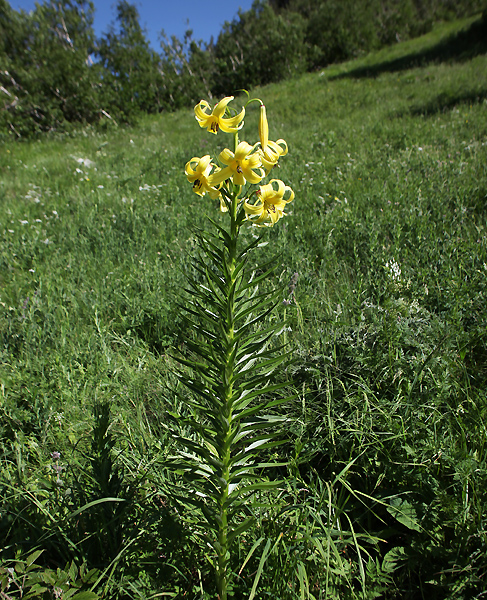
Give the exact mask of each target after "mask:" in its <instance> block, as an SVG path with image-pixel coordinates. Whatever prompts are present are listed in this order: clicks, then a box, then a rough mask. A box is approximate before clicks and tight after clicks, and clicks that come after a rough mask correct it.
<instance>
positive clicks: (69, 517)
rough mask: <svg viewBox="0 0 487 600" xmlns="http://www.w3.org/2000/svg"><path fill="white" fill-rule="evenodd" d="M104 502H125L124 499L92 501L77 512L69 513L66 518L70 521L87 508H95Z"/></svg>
mask: <svg viewBox="0 0 487 600" xmlns="http://www.w3.org/2000/svg"><path fill="white" fill-rule="evenodd" d="M105 502H126V500H125V498H100V499H99V500H93V502H88V504H85V505H84V506H82V507H81V508H78V510H75V511H74V512H72V513H70V514H69V515H68V516H67V517H66V518H67V519H72V518H73V517H76V515H79V514H81V513H82V512H84V511H85V510H88V508H91V507H92V506H96V505H97V504H103V503H105Z"/></svg>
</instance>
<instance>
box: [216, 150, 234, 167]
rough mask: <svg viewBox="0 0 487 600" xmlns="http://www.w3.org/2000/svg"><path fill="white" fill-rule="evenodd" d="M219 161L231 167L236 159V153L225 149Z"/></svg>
mask: <svg viewBox="0 0 487 600" xmlns="http://www.w3.org/2000/svg"><path fill="white" fill-rule="evenodd" d="M218 159H219V161H220V162H222V163H223V164H224V165H229V164H230V163H231V162H232V160H234V159H235V155H234V153H233V152H232V151H231V150H229V149H228V148H224V149H223V150H222V151H221V152H220V155H219V156H218Z"/></svg>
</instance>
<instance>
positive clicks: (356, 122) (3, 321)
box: [0, 19, 487, 599]
mask: <svg viewBox="0 0 487 600" xmlns="http://www.w3.org/2000/svg"><path fill="white" fill-rule="evenodd" d="M479 22H480V21H479V19H477V20H470V21H465V22H460V23H457V24H456V25H455V27H456V28H455V29H454V28H453V27H452V26H450V25H448V26H446V25H445V26H444V27H443V28H440V29H437V30H435V31H433V32H432V33H431V34H429V35H428V36H424V37H423V38H420V39H419V40H411V41H409V42H405V43H403V44H398V45H396V46H394V47H392V48H390V49H385V50H382V51H380V52H379V53H377V54H374V55H370V56H368V57H365V58H361V59H358V60H357V61H354V62H350V63H347V64H344V65H339V66H332V67H330V68H328V69H325V70H323V71H322V72H320V73H313V74H308V75H305V76H303V77H300V78H298V79H295V80H291V81H287V82H284V83H280V84H274V85H271V86H268V87H265V88H262V89H259V90H253V92H252V95H253V96H258V97H261V98H262V99H263V100H264V101H265V103H266V105H267V112H268V116H269V125H270V137H271V139H278V138H280V137H283V138H284V139H286V141H287V142H288V145H289V154H288V156H286V157H284V158H283V159H281V161H280V162H281V167H280V170H279V172H278V173H277V175H274V176H276V177H279V178H280V179H282V180H283V181H285V182H286V183H287V184H289V185H291V186H292V187H293V189H294V191H295V193H296V199H295V201H294V202H293V204H292V205H290V207H289V208H290V209H291V210H290V213H291V214H290V215H289V216H288V217H287V218H286V219H285V220H284V221H283V222H282V221H281V222H279V224H278V226H276V227H275V228H273V229H272V230H270V231H268V232H266V236H267V237H268V239H269V241H270V243H271V247H272V249H273V250H274V251H275V252H276V254H278V255H279V261H280V264H279V266H278V269H277V272H278V273H279V275H280V280H281V282H283V283H285V284H287V282H288V281H289V280H290V279H291V277H292V275H293V273H295V272H297V273H298V274H299V279H298V283H297V287H296V291H295V297H296V302H297V305H292V306H291V307H288V308H287V311H286V312H287V317H288V318H289V320H290V322H289V326H290V328H291V331H290V332H288V334H287V335H288V339H289V340H290V341H291V342H292V343H293V346H294V353H295V357H296V363H295V365H294V367H293V376H294V380H295V387H296V394H297V398H296V400H295V401H294V403H293V404H292V405H291V406H288V407H287V408H286V410H287V413H288V415H289V417H291V418H290V419H289V421H288V429H285V430H283V432H282V433H283V435H284V436H286V439H287V440H288V442H287V443H286V445H285V446H284V449H283V450H282V453H283V458H284V459H286V460H289V461H290V467H289V468H288V469H287V470H284V471H283V472H282V473H280V476H284V477H285V480H286V484H285V485H284V486H283V488H282V490H280V492H279V494H276V498H275V507H276V508H275V514H271V515H269V514H264V513H263V512H261V513H259V499H258V498H256V499H255V500H254V504H255V506H254V510H255V512H256V513H257V514H258V515H259V519H258V523H259V525H258V527H256V528H255V530H253V531H251V532H250V533H249V534H248V536H247V537H246V539H245V540H244V541H243V542H242V548H241V554H240V562H239V564H238V565H235V569H236V570H237V571H238V570H239V569H240V568H241V567H242V564H243V562H244V559H245V557H246V555H247V553H248V551H249V550H250V549H251V548H252V546H253V545H254V543H255V544H256V550H255V552H254V553H253V554H252V556H251V558H250V560H249V562H248V563H247V564H246V565H245V567H244V568H243V570H242V575H241V579H240V580H239V581H240V583H239V586H240V587H239V589H238V594H240V595H241V596H239V597H246V596H245V594H247V596H248V595H249V593H250V590H251V588H252V582H253V581H254V575H255V573H256V572H257V571H258V570H259V561H260V560H261V557H264V558H265V557H266V555H265V554H263V552H264V548H265V544H266V543H267V541H268V540H270V541H271V543H270V545H269V546H268V553H269V554H268V557H267V559H266V561H265V563H264V562H262V565H264V566H263V567H262V569H261V572H262V574H261V578H260V583H259V588H258V589H259V591H258V594H257V596H256V597H258V598H267V597H268V596H269V595H274V597H278V598H301V597H314V598H326V599H328V598H349V597H350V598H351V597H360V598H375V597H377V598H379V597H380V598H398V599H399V598H401V599H403V598H410V599H416V598H425V597H429V598H435V599H436V598H438V599H441V598H461V599H470V598H481V597H483V596H482V592H483V590H485V588H486V586H487V581H486V579H487V562H486V559H485V556H487V534H486V527H487V524H486V520H485V518H486V517H485V510H484V507H485V505H486V502H487V498H486V492H485V490H486V489H487V406H486V397H485V389H486V384H487V350H486V342H487V309H486V307H487V110H486V109H487V58H486V56H485V53H484V54H482V53H479V52H478V49H476V48H477V47H476V46H475V47H474V48H473V50H472V48H470V50H471V51H469V48H468V47H465V46H459V52H458V53H457V55H456V54H455V52H454V51H453V50H452V47H453V48H454V47H455V46H454V45H453V46H452V45H451V44H450V45H448V40H451V38H449V37H448V36H450V35H452V34H455V33H456V32H459V31H460V32H461V31H464V30H466V31H467V38H468V32H469V31H471V29H468V28H469V27H470V28H472V27H476V26H477V25H478V23H479ZM456 39H458V38H456ZM462 39H464V38H462ZM445 48H448V52H446V50H445ZM435 49H436V50H435ZM438 49H440V50H442V52H443V54H442V53H441V52H439V51H438ZM484 52H485V51H484ZM442 56H443V59H442ZM231 92H232V90H229V91H228V93H231ZM251 106H255V105H251ZM257 112H258V111H257V110H254V111H253V110H252V108H249V111H248V117H247V123H248V126H247V128H246V129H247V130H249V129H251V128H252V124H254V125H255V127H254V130H255V132H256V135H255V139H252V140H249V141H250V142H251V143H253V142H255V141H256V140H257V118H258V115H257ZM249 126H250V127H249ZM227 143H229V142H228V140H226V139H225V138H222V137H221V136H220V135H219V136H210V135H208V134H207V133H206V132H205V131H203V130H201V129H200V128H199V127H198V126H197V125H196V123H195V121H194V117H193V111H192V110H184V111H180V112H178V113H174V114H162V115H160V116H159V117H150V118H149V117H148V118H145V119H143V120H142V121H141V123H140V124H139V125H138V126H137V127H134V128H132V129H112V130H110V131H107V132H104V133H101V132H99V131H96V130H90V129H88V130H85V131H83V132H79V133H77V134H75V135H72V136H66V137H56V136H54V135H52V136H51V137H47V138H46V139H42V140H40V141H32V142H25V143H16V144H13V143H6V144H5V145H4V147H3V149H2V153H1V156H0V202H1V207H2V210H1V213H0V214H1V216H0V231H1V232H2V236H1V240H0V261H1V262H0V303H1V304H0V386H1V387H0V428H1V440H2V441H1V456H2V464H1V467H0V469H1V476H0V489H1V490H2V497H3V498H4V500H3V502H2V504H1V505H0V530H1V532H2V534H1V537H2V538H3V539H5V540H6V542H5V548H4V557H5V558H8V557H9V556H13V554H14V549H15V547H20V548H22V550H24V551H25V552H29V550H31V548H32V547H33V546H35V545H36V543H38V542H40V544H41V545H43V544H44V546H46V547H48V548H49V552H50V561H51V564H49V566H51V567H53V566H54V567H56V566H59V565H62V566H64V564H65V563H66V562H68V561H69V560H71V559H72V558H73V557H74V558H76V560H77V561H81V560H82V559H83V558H84V559H86V560H88V561H90V560H91V561H92V564H89V566H90V568H91V566H95V567H98V568H100V569H102V570H103V569H107V570H106V571H105V576H104V579H103V584H100V585H99V586H98V588H97V590H96V591H98V592H99V593H101V594H102V595H103V597H106V598H118V597H119V598H149V597H151V594H155V593H162V592H165V593H166V594H167V595H168V596H167V597H181V598H182V597H193V598H202V597H209V596H205V595H203V593H202V592H201V588H202V587H204V588H205V589H207V590H211V585H212V583H211V568H210V566H209V564H208V560H207V557H206V552H205V548H204V546H202V544H201V543H198V541H197V540H195V539H194V537H193V536H192V526H191V523H192V519H193V516H192V515H182V514H180V513H178V512H177V510H176V507H175V506H171V505H170V504H168V503H167V501H166V500H165V490H167V489H168V487H170V486H174V485H180V483H179V482H177V481H174V476H173V475H171V474H170V473H168V472H167V471H165V470H164V468H163V465H164V456H166V455H167V454H168V453H170V451H171V442H170V441H169V439H168V438H167V436H166V434H164V433H163V430H162V428H161V427H160V425H159V423H160V421H164V414H165V411H167V410H176V411H177V410H183V407H181V406H180V405H179V404H178V401H176V400H175V399H174V398H173V396H172V395H171V393H170V392H169V391H168V390H169V389H170V386H171V385H175V383H174V377H173V375H172V368H173V360H172V359H171V358H170V355H171V354H172V350H173V349H174V347H175V346H178V345H181V344H182V343H183V342H184V338H185V336H186V335H188V332H187V331H185V325H184V322H183V320H182V319H181V315H180V309H179V308H178V300H179V299H180V297H181V289H182V287H183V286H184V282H185V278H184V273H185V270H186V269H187V268H188V265H189V256H190V255H191V253H192V251H193V250H194V247H195V238H194V235H193V230H194V227H195V226H198V225H201V224H202V223H203V222H204V220H205V217H206V215H210V216H211V217H213V218H217V219H218V218H219V216H218V212H217V207H216V205H215V203H213V202H212V201H210V200H207V199H206V197H205V198H203V199H200V198H199V197H197V196H196V195H195V194H193V193H192V191H191V186H190V185H189V184H188V183H187V181H186V178H185V175H184V165H185V163H186V162H187V161H188V160H189V159H190V158H192V157H193V156H202V155H204V154H207V153H211V154H213V155H216V153H217V151H218V150H219V149H221V148H222V145H223V144H227ZM77 159H89V160H90V161H92V162H93V164H92V165H91V166H85V164H81V163H79V162H77ZM251 234H252V232H250V231H249V233H248V235H249V236H250V235H251ZM298 308H299V310H298ZM299 311H301V312H299ZM301 315H302V318H301ZM95 401H96V402H98V403H101V404H103V403H104V402H108V403H109V404H110V407H111V418H112V421H111V426H110V432H109V433H107V432H105V434H104V435H105V436H109V435H111V436H113V440H114V444H115V446H114V447H115V448H116V450H117V452H116V456H117V458H115V457H113V461H114V464H113V465H112V466H111V469H113V470H114V472H115V471H116V469H117V468H118V469H119V471H118V473H119V477H121V479H122V481H123V482H125V483H124V485H122V488H123V489H120V488H116V486H115V479H113V480H112V483H111V485H112V486H113V489H112V492H113V495H114V496H115V495H116V493H118V494H125V496H123V497H126V498H127V499H129V500H130V509H128V510H127V511H126V512H125V513H123V514H117V515H115V516H113V515H112V517H113V519H114V520H113V521H110V523H111V524H110V525H109V527H115V528H116V530H117V535H120V539H121V540H122V541H121V542H120V544H121V546H120V548H124V549H125V550H124V551H123V552H122V553H121V555H120V556H119V557H118V558H117V560H115V562H114V563H112V561H113V560H114V559H115V558H116V556H115V555H116V552H115V551H114V554H113V553H112V554H110V552H109V551H108V550H107V552H106V555H105V556H102V557H100V556H99V555H97V557H98V559H99V560H98V561H97V560H96V559H94V558H93V552H94V551H93V548H95V547H97V546H96V544H95V541H94V540H97V543H99V541H100V539H101V540H102V541H103V535H105V533H106V531H107V529H106V528H105V529H103V527H101V526H100V520H99V519H101V518H102V516H101V513H96V511H95V513H94V514H89V515H87V516H86V519H85V521H84V522H83V527H84V529H82V530H77V528H76V527H75V525H74V524H73V523H72V522H70V520H69V519H67V516H68V515H69V513H72V512H73V511H74V510H75V509H76V507H78V508H79V507H80V506H82V504H83V502H84V501H85V500H86V501H87V500H88V499H86V498H85V500H83V498H84V496H83V493H82V490H83V486H84V487H85V488H86V489H85V495H86V490H91V491H92V493H93V494H94V495H95V496H96V494H97V493H99V494H101V492H100V481H101V475H100V474H99V473H98V475H97V472H96V468H95V466H94V465H95V463H96V461H93V460H92V461H91V462H90V460H89V456H92V453H93V452H94V450H93V446H92V438H93V435H94V434H93V431H94V430H93V416H92V410H93V405H94V403H95ZM107 439H108V438H107ZM53 451H60V452H61V461H60V462H61V464H62V465H63V468H64V470H63V472H62V475H61V479H62V480H64V485H63V486H62V487H59V486H58V485H56V484H55V477H54V471H53V460H52V458H51V456H50V454H51V452H53ZM100 452H101V451H100ZM96 464H99V463H96ZM90 465H91V466H90ZM85 472H86V476H85V477H86V479H83V477H84V476H82V475H81V474H82V473H85ZM143 475H144V477H143V483H142V484H140V483H139V484H137V482H138V481H140V478H142V476H143ZM138 478H139V479H138ZM87 482H88V483H87ZM97 486H98V487H97ZM68 488H69V489H71V493H68V492H67V490H68ZM115 488H116V489H115ZM97 490H98V491H97ZM115 492H116V493H115ZM154 492H157V493H156V495H154ZM34 499H35V501H34ZM85 514H87V513H85ZM105 518H106V515H105ZM97 519H98V520H97ZM90 527H91V529H90ZM100 527H101V529H100ZM104 527H108V525H106V522H105V526H104ZM56 528H57V529H56ZM59 531H62V535H61V534H59ZM90 531H91V532H92V533H91V537H89V536H90ZM93 531H94V532H95V533H93ZM100 531H104V532H105V533H103V534H102V533H99V532H100ZM56 532H57V533H56ZM96 532H98V534H97V533H96ZM281 533H282V534H283V537H282V539H281V538H280V537H279V536H280V534H281ZM63 536H64V537H63ZM97 536H98V537H97ZM66 538H69V539H71V541H74V543H76V544H77V547H76V549H74V548H73V547H71V546H69V543H68V542H66V541H64V542H61V541H60V540H61V539H64V540H66ZM46 558H47V557H46ZM262 560H263V559H262ZM63 561H64V562H63ZM111 565H114V567H115V568H114V569H113V570H112V567H111ZM184 593H186V596H184ZM308 593H309V596H308ZM171 594H172V596H171ZM259 594H260V595H259Z"/></svg>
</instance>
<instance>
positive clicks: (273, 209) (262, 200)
mask: <svg viewBox="0 0 487 600" xmlns="http://www.w3.org/2000/svg"><path fill="white" fill-rule="evenodd" d="M274 183H277V190H276V189H274V186H273V184H274ZM288 192H289V194H288ZM256 195H257V202H256V203H255V204H250V203H249V202H248V201H245V202H244V209H245V212H246V213H247V219H248V220H249V221H252V223H253V224H254V225H257V226H259V227H272V226H273V225H274V224H275V223H277V221H279V219H280V218H281V217H284V216H285V215H284V209H285V208H286V204H288V203H289V202H292V201H293V200H294V192H293V191H292V189H291V188H290V187H289V186H288V185H284V183H283V182H282V181H281V180H280V179H271V181H270V182H269V183H268V184H267V185H262V186H260V188H259V191H258V192H257V194H256ZM285 196H287V197H285ZM255 217H257V218H255Z"/></svg>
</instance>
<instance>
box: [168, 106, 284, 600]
mask: <svg viewBox="0 0 487 600" xmlns="http://www.w3.org/2000/svg"><path fill="white" fill-rule="evenodd" d="M233 100H234V98H233V96H229V97H226V98H223V100H221V101H220V102H218V103H217V104H216V105H215V107H214V108H213V109H212V108H211V106H210V105H209V104H208V103H207V102H206V101H205V100H201V102H199V103H198V105H197V106H196V107H195V109H194V110H195V117H196V120H197V122H198V123H199V125H200V127H202V128H204V129H206V130H207V131H208V132H209V133H210V134H214V135H217V134H220V132H223V133H224V134H228V135H229V136H231V137H232V138H233V148H232V149H229V148H224V149H223V150H222V151H221V152H220V154H219V157H218V162H217V161H214V160H213V159H212V158H211V157H210V156H209V155H206V156H203V157H193V158H191V160H189V161H188V162H187V164H186V168H185V174H186V177H187V179H188V181H189V183H191V184H192V186H193V191H194V192H195V194H197V195H198V196H200V197H202V196H205V195H207V196H209V197H210V198H211V199H213V200H216V199H219V201H220V210H221V212H222V213H224V219H223V221H222V222H223V223H224V224H221V223H218V222H216V221H215V220H213V219H211V218H210V222H211V223H212V227H213V230H212V231H211V232H207V231H199V232H198V233H197V239H198V242H199V250H200V252H199V254H198V255H197V256H196V257H195V258H194V260H193V268H194V271H193V272H194V273H195V275H194V276H193V277H188V281H189V287H188V288H187V289H186V292H187V299H186V300H185V304H184V305H183V306H182V308H183V309H184V311H183V312H184V314H185V318H186V320H187V322H188V323H189V324H190V326H191V328H192V330H193V332H194V334H195V335H194V337H193V338H192V339H189V340H186V341H185V347H186V350H185V352H184V353H183V354H182V355H181V356H178V361H179V362H180V364H181V365H184V366H185V367H186V369H185V370H183V369H181V371H180V372H179V373H178V379H179V381H180V382H181V383H182V384H184V386H185V387H186V388H187V389H189V390H190V394H189V396H190V397H189V400H188V398H187V397H185V406H186V407H187V409H188V410H187V415H186V416H185V417H182V415H173V416H174V422H175V424H177V428H176V431H177V432H176V433H174V436H175V438H176V439H177V440H178V442H179V443H180V445H181V446H182V450H181V451H180V452H179V454H178V456H177V457H174V460H173V467H176V468H177V469H179V470H180V471H182V472H183V473H184V475H185V478H186V480H187V481H189V482H190V493H189V494H188V495H187V496H186V498H185V500H186V501H187V502H188V501H189V502H190V503H191V504H192V505H193V506H196V508H197V509H198V510H199V513H198V514H200V515H201V521H200V524H201V525H202V527H201V535H203V536H204V538H205V542H206V544H207V545H208V546H209V547H210V548H211V549H212V554H213V558H210V560H211V562H212V564H213V566H214V569H215V573H216V586H217V592H218V598H219V599H220V600H227V597H229V596H231V595H232V580H233V570H232V548H233V547H234V546H235V542H236V541H237V540H238V538H239V537H240V536H242V535H244V534H245V532H246V531H247V530H248V529H249V528H250V527H251V526H252V524H253V522H254V518H253V515H252V511H251V508H250V502H251V500H252V495H253V494H255V492H256V491H257V490H259V491H266V490H270V489H272V488H275V487H276V486H278V485H279V483H280V482H279V481H272V480H270V479H268V478H265V477H264V471H265V468H266V467H271V466H273V465H276V464H277V463H276V462H272V461H271V459H270V458H269V454H271V453H272V452H273V451H274V449H275V447H276V446H278V445H279V444H280V443H282V442H281V441H280V439H279V433H280V430H279V424H280V423H282V421H283V418H282V417H280V416H278V415H272V414H270V413H272V410H273V409H275V408H276V407H277V406H279V405H280V404H282V403H283V402H286V401H287V400H288V399H289V398H287V397H286V395H285V393H283V388H284V387H286V386H287V385H289V384H288V383H287V382H286V381H282V379H283V377H281V381H280V382H279V381H277V382H276V381H274V380H273V378H272V376H273V372H274V371H276V370H277V369H278V368H279V369H280V372H281V373H282V371H283V367H284V365H285V364H286V362H287V361H288V360H289V353H288V352H287V349H286V348H285V347H284V345H283V344H282V343H280V342H279V340H280V339H281V338H280V337H279V335H280V333H281V332H282V330H283V324H282V321H280V320H279V319H277V320H276V319H270V318H268V317H269V316H270V315H271V314H273V313H274V310H275V308H276V306H277V305H278V304H279V303H280V293H281V290H280V289H272V290H269V289H268V282H269V278H270V275H271V273H272V271H273V268H274V266H273V265H274V262H275V261H273V260H270V261H269V262H268V264H267V265H265V264H258V265H257V267H258V271H257V270H256V269H255V268H252V266H251V263H250V256H251V253H252V252H253V251H254V250H255V249H257V248H258V247H261V246H263V245H265V243H263V242H262V236H261V235H258V236H253V237H252V241H251V242H247V243H244V242H243V241H242V238H243V237H245V236H241V235H240V234H241V231H242V228H245V227H253V228H254V227H255V228H262V229H261V231H262V232H263V231H264V228H266V227H272V226H274V225H275V224H276V223H277V222H278V221H279V220H280V219H281V218H283V217H284V216H285V210H286V207H287V205H288V204H289V203H290V202H292V200H293V199H294V192H293V191H292V189H291V188H290V187H289V186H287V185H286V184H284V183H283V182H282V181H280V180H279V179H270V181H268V183H263V181H264V178H266V177H267V176H268V175H269V173H270V172H271V170H272V169H273V168H274V167H275V165H276V164H277V163H278V160H279V159H280V158H281V156H284V155H285V154H287V152H288V147H287V144H286V142H285V141H284V140H278V141H277V142H273V141H270V140H269V126H268V121H267V114H266V108H265V105H264V104H263V102H262V101H260V100H259V99H252V100H249V102H247V106H248V105H249V104H250V103H251V102H258V103H259V104H260V119H259V129H258V138H259V139H258V141H257V142H256V143H254V144H250V143H248V142H247V141H239V135H240V132H241V131H242V128H243V127H244V118H245V111H246V108H245V107H243V108H242V109H241V110H240V111H236V110H234V109H232V108H231V107H230V106H229V105H230V103H231V102H232V101H233ZM256 133H257V132H256ZM256 137H257V136H256ZM230 139H231V138H230ZM246 237H247V239H248V238H249V237H250V236H246ZM262 286H265V289H261V288H262ZM183 371H184V372H183ZM188 371H189V374H188ZM265 456H267V458H265ZM274 460H275V459H274ZM254 588H255V585H254Z"/></svg>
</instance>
